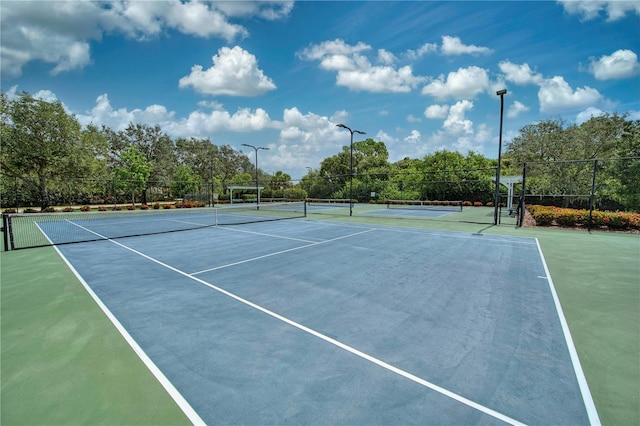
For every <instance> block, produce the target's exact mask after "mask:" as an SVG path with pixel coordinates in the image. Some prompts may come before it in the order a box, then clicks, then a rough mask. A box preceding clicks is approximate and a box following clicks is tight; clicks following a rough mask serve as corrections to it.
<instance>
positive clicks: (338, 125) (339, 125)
mask: <svg viewBox="0 0 640 426" xmlns="http://www.w3.org/2000/svg"><path fill="white" fill-rule="evenodd" d="M336 126H337V127H342V128H343V129H348V127H347V126H345V125H344V124H342V123H341V124H336Z"/></svg>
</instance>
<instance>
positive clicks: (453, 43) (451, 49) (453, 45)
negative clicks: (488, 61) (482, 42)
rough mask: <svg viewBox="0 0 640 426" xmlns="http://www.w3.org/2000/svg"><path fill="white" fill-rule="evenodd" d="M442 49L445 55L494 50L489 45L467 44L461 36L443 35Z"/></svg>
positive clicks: (473, 53)
mask: <svg viewBox="0 0 640 426" xmlns="http://www.w3.org/2000/svg"><path fill="white" fill-rule="evenodd" d="M441 50H442V54H443V55H476V54H484V53H491V52H492V50H491V49H489V48H488V47H481V46H475V45H473V44H471V45H465V44H463V43H462V41H461V40H460V37H452V36H442V47H441Z"/></svg>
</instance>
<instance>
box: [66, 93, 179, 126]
mask: <svg viewBox="0 0 640 426" xmlns="http://www.w3.org/2000/svg"><path fill="white" fill-rule="evenodd" d="M54 96H55V95H54ZM76 118H77V119H78V121H79V122H80V123H81V124H82V125H85V126H86V125H88V124H95V125H98V126H100V125H105V126H108V127H110V128H112V129H114V130H116V131H117V130H124V129H125V128H126V127H127V126H128V125H129V123H132V122H133V123H142V124H150V125H151V124H153V125H155V124H159V125H161V127H163V128H164V127H165V126H171V125H172V124H173V120H174V118H175V113H174V112H173V111H168V110H167V109H166V107H164V106H162V105H149V106H147V107H146V108H144V109H139V108H136V109H133V110H128V109H126V108H119V109H114V108H113V107H112V106H111V101H110V100H109V96H108V95H107V94H106V93H105V94H102V95H100V96H98V97H97V98H96V104H95V106H94V107H93V108H92V109H91V111H88V113H87V114H76Z"/></svg>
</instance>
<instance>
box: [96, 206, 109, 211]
mask: <svg viewBox="0 0 640 426" xmlns="http://www.w3.org/2000/svg"><path fill="white" fill-rule="evenodd" d="M98 211H99V212H106V211H107V208H106V207H105V206H98Z"/></svg>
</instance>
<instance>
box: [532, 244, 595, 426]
mask: <svg viewBox="0 0 640 426" xmlns="http://www.w3.org/2000/svg"><path fill="white" fill-rule="evenodd" d="M536 244H537V246H538V252H539V253H540V259H541V260H542V265H543V266H544V272H545V274H546V275H547V276H546V277H539V278H546V279H547V282H548V283H549V289H550V290H551V295H552V296H553V303H555V305H556V311H557V312H558V318H559V319H560V324H561V325H562V332H563V333H564V338H565V341H566V342H567V348H568V349H569V355H570V356H571V362H572V363H573V370H574V371H575V374H576V379H577V380H578V385H579V386H580V393H582V400H583V402H584V405H585V408H586V410H587V415H588V416H589V423H591V425H593V426H600V425H601V424H602V423H601V422H600V417H599V416H598V411H597V410H596V405H595V403H594V402H593V397H592V396H591V391H590V390H589V384H588V383H587V378H586V377H585V375H584V371H583V370H582V365H581V364H580V358H579V357H578V351H577V350H576V347H575V345H574V344H573V339H572V338H571V331H570V330H569V324H568V323H567V320H566V318H565V317H564V312H563V311H562V305H561V304H560V299H559V298H558V293H556V288H555V286H554V285H553V280H552V279H551V273H550V272H549V268H548V267H547V261H546V260H545V258H544V254H543V253H542V248H541V247H540V241H538V239H537V238H536Z"/></svg>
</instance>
